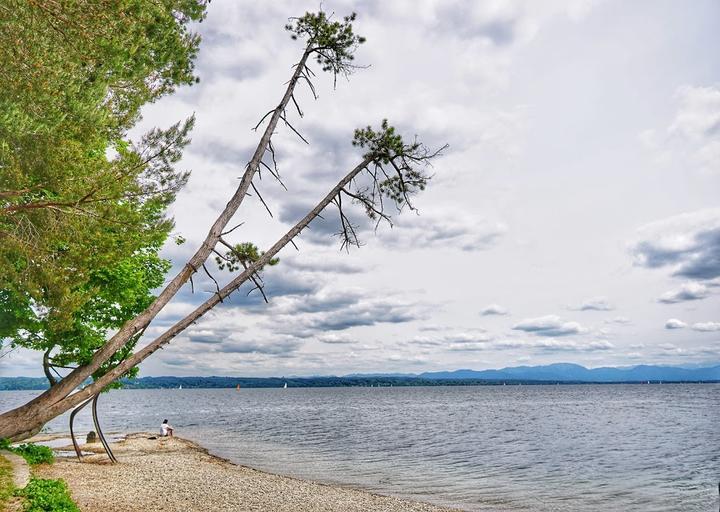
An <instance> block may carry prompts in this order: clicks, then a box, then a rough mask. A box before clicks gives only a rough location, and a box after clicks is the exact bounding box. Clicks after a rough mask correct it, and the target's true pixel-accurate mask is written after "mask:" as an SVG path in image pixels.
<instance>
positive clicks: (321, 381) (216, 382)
mask: <svg viewBox="0 0 720 512" xmlns="http://www.w3.org/2000/svg"><path fill="white" fill-rule="evenodd" d="M648 381H649V382H655V383H657V382H720V365H716V366H711V367H706V368H681V367H676V366H651V365H640V366H633V367H627V368H610V367H608V368H592V369H588V368H585V367H584V366H580V365H578V364H571V363H558V364H550V365H546V366H515V367H510V368H501V369H499V370H455V371H448V372H426V373H421V374H411V373H407V374H403V373H390V374H381V373H373V374H352V375H345V376H343V377H335V376H327V377H325V376H317V377H287V378H286V377H267V378H255V377H141V378H139V379H131V380H125V381H124V384H125V387H126V388H129V389H158V388H179V387H180V386H182V387H183V388H235V387H237V386H238V385H239V386H240V387H241V388H278V387H282V386H283V385H284V384H285V383H287V384H288V387H348V386H481V385H502V384H549V383H552V384H555V383H558V384H581V383H608V384H609V383H636V382H648ZM46 388H47V380H46V379H45V378H44V377H0V390H3V391H5V390H42V389H46Z"/></svg>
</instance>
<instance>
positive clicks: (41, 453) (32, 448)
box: [0, 438, 55, 466]
mask: <svg viewBox="0 0 720 512" xmlns="http://www.w3.org/2000/svg"><path fill="white" fill-rule="evenodd" d="M0 450H9V451H11V452H13V453H17V454H18V455H20V456H21V457H23V458H24V459H25V460H26V461H27V463H28V464H30V465H33V466H34V465H35V464H43V463H47V464H51V463H52V462H54V461H55V456H54V455H53V452H52V450H51V449H50V448H48V447H47V446H41V445H37V444H32V443H25V444H21V445H20V446H15V447H14V446H12V445H11V444H10V441H8V440H7V439H4V438H3V439H0Z"/></svg>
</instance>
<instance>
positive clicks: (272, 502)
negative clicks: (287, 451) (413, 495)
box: [31, 432, 461, 512]
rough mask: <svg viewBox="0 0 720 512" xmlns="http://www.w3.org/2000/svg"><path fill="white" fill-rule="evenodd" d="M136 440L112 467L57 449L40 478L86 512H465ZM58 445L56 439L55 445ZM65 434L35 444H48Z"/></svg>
mask: <svg viewBox="0 0 720 512" xmlns="http://www.w3.org/2000/svg"><path fill="white" fill-rule="evenodd" d="M150 437H156V434H151V433H147V432H139V433H132V434H128V435H127V436H125V438H124V439H121V440H119V441H116V442H113V443H111V449H112V450H113V452H114V453H115V455H116V457H117V458H118V460H119V463H118V464H110V463H109V460H108V458H107V456H106V455H105V453H104V451H103V449H102V446H101V445H100V443H92V444H82V445H81V449H82V451H83V452H84V453H89V454H91V455H87V456H85V457H84V462H83V463H80V462H78V460H77V458H76V457H75V455H74V452H73V448H72V445H69V446H53V449H54V450H55V451H59V452H61V453H63V454H65V453H67V452H71V453H72V455H61V456H58V457H57V458H56V461H55V463H54V464H52V465H41V466H38V467H37V468H36V469H35V474H37V475H38V476H40V477H42V478H62V479H63V480H65V481H66V482H67V484H68V486H69V487H70V491H71V493H72V496H73V499H74V500H75V502H76V503H77V504H78V506H79V507H80V509H81V510H82V511H83V512H100V511H102V512H126V511H127V512H141V511H146V510H156V511H163V512H181V511H182V512H188V511H198V512H200V511H205V510H214V511H258V512H259V511H271V510H272V511H287V512H291V511H308V512H316V511H318V512H319V511H323V512H325V511H328V512H329V511H357V512H361V511H383V512H450V511H453V512H460V511H461V509H457V508H448V507H442V506H438V505H432V504H429V503H424V502H420V501H414V500H410V499H405V498H399V497H394V496H387V495H381V494H377V493H374V492H371V491H366V490H363V489H360V488H355V487H349V486H344V485H338V484H326V483H320V482H314V481H311V480H303V479H299V478H295V477H290V476H283V475H278V474H275V473H269V472H266V471H263V470H259V469H255V468H252V467H250V466H245V465H240V464H235V463H234V462H231V461H229V460H227V459H224V458H222V457H219V456H217V455H213V454H212V453H210V451H209V450H208V449H207V448H205V447H203V446H201V445H200V444H198V443H196V442H194V441H190V440H187V439H183V438H180V437H172V438H167V437H166V438H160V437H158V438H156V439H148V438H150ZM51 438H52V439H51ZM63 438H65V439H66V438H67V436H62V435H60V434H58V435H53V436H43V435H42V434H41V435H39V436H36V437H35V438H33V439H31V441H34V442H40V443H43V442H47V441H52V440H57V439H63Z"/></svg>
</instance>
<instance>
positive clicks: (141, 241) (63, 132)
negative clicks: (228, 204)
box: [0, 0, 206, 373]
mask: <svg viewBox="0 0 720 512" xmlns="http://www.w3.org/2000/svg"><path fill="white" fill-rule="evenodd" d="M205 7H206V2H205V0H158V1H156V2H146V1H144V0H125V1H123V2H115V1H113V0H78V1H75V2H55V1H48V2H25V1H23V0H15V1H13V0H11V1H10V2H5V3H4V4H3V5H1V6H0V61H1V62H2V63H3V71H2V73H0V268H2V272H0V298H2V300H0V337H5V338H10V339H11V340H12V342H13V343H15V344H18V345H23V346H27V347H30V348H37V349H40V350H56V353H55V354H54V356H53V360H54V362H55V363H57V364H58V365H59V366H67V365H71V364H82V363H83V362H86V361H87V360H88V358H89V357H90V356H91V355H92V352H93V351H94V350H95V349H97V348H98V347H99V346H100V345H102V343H104V340H105V338H106V336H107V333H108V332H109V330H110V329H116V328H118V327H119V326H121V325H122V323H124V322H125V321H126V320H127V319H128V318H131V317H132V316H134V315H136V314H137V313H139V312H140V311H142V310H143V309H144V308H145V307H146V306H147V305H148V304H149V302H150V301H151V300H152V295H151V294H150V290H152V289H153V288H155V287H157V286H159V285H161V284H162V276H163V275H164V273H165V272H166V271H167V269H168V264H167V263H166V262H163V261H161V260H160V258H159V257H158V255H157V254H158V251H159V249H160V247H161V246H162V243H163V242H164V240H165V239H166V238H167V236H168V234H169V233H170V230H171V229H172V226H173V223H172V219H169V218H168V217H167V215H166V213H165V212H166V209H167V207H168V206H169V204H170V203H171V202H172V201H173V200H174V198H175V195H176V193H177V191H178V190H179V189H180V188H181V187H182V186H183V185H184V184H185V182H186V181H187V178H188V174H187V173H186V172H180V171H178V170H177V169H176V168H175V165H176V164H177V162H178V160H179V159H180V157H181V154H182V149H183V148H184V146H185V145H187V144H188V142H189V133H190V130H191V129H192V126H193V122H194V119H193V118H190V119H188V120H186V121H184V122H179V123H177V124H175V125H173V126H171V127H170V128H168V129H163V130H161V129H155V130H152V131H151V132H149V133H147V134H146V135H145V136H143V137H142V138H141V139H140V140H139V141H137V142H135V143H133V142H132V141H130V140H129V139H128V137H127V132H128V130H129V129H130V128H132V127H133V126H135V125H136V123H137V122H138V121H139V119H140V109H141V107H142V106H143V105H146V104H147V103H149V102H153V101H155V100H157V99H158V98H160V97H162V96H164V95H166V94H169V93H171V92H172V91H174V90H175V88H177V87H178V86H181V85H189V84H192V83H195V82H196V81H197V78H196V76H195V74H194V64H193V61H194V58H195V56H196V54H197V51H198V45H199V42H200V39H199V37H198V36H197V35H196V34H194V33H193V32H192V30H191V27H190V24H191V23H192V22H195V21H201V20H202V19H203V17H204V15H205ZM130 351H131V349H130ZM121 356H122V354H119V355H118V357H116V358H114V360H111V361H108V364H109V365H112V364H113V363H114V362H116V361H117V360H118V358H119V357H121ZM96 373H97V372H96Z"/></svg>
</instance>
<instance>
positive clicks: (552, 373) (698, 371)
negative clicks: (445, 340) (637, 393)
mask: <svg viewBox="0 0 720 512" xmlns="http://www.w3.org/2000/svg"><path fill="white" fill-rule="evenodd" d="M418 377H420V378H423V379H430V380H435V379H441V380H446V379H488V380H503V379H508V380H510V379H512V380H534V381H553V382H565V381H573V382H647V381H654V382H657V381H663V382H688V381H690V382H700V381H703V382H704V381H720V365H718V366H712V367H710V368H692V369H689V368H678V367H674V366H650V365H639V366H634V367H629V368H610V367H604V368H592V369H588V368H585V367H584V366H580V365H579V364H571V363H557V364H550V365H547V366H515V367H511V368H502V369H500V370H481V371H475V370H455V371H453V372H428V373H422V374H420V375H418Z"/></svg>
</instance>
